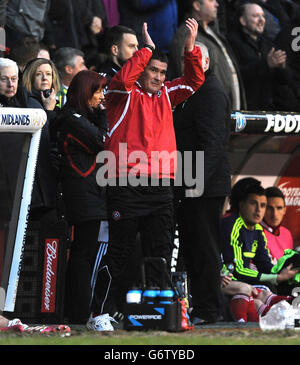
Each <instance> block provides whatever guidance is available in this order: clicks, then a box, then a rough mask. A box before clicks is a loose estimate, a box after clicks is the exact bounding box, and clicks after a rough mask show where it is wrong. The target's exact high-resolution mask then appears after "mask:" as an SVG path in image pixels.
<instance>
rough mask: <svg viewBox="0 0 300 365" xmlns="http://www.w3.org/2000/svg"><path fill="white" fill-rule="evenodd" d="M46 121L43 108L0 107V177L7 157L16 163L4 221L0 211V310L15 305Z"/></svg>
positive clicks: (12, 308)
mask: <svg viewBox="0 0 300 365" xmlns="http://www.w3.org/2000/svg"><path fill="white" fill-rule="evenodd" d="M46 121H47V114H46V113H45V111H44V110H43V109H31V108H0V168H2V170H1V172H2V173H3V174H2V176H4V177H5V178H6V177H7V176H6V174H7V171H6V170H5V167H6V168H7V166H8V163H7V161H8V160H9V159H10V158H12V160H13V158H15V160H14V161H17V162H18V168H17V174H16V181H15V182H14V186H15V187H14V188H13V189H12V188H10V187H7V190H6V192H7V191H9V192H11V191H13V192H14V194H13V199H12V204H11V209H10V211H11V212H10V214H9V215H8V216H9V217H8V219H7V220H8V221H5V219H3V214H2V215H1V219H2V222H0V223H1V226H3V227H4V230H5V232H4V234H2V242H0V243H1V244H2V245H3V244H4V246H5V249H4V250H3V253H4V254H3V256H4V257H3V259H2V267H1V262H0V275H1V286H0V296H1V298H0V311H3V310H5V311H8V312H13V311H14V307H15V302H16V296H17V289H18V282H19V276H20V270H21V263H22V254H23V251H24V244H25V238H26V229H27V223H28V212H29V208H30V203H31V194H32V189H33V182H34V175H35V169H36V163H37V157H38V151H39V144H40V138H41V130H42V127H43V126H44V125H45V123H46ZM16 134H18V135H19V136H23V137H24V138H23V139H16V138H14V137H15V135H16ZM16 141H22V146H20V145H17V144H16V145H15V146H14V145H13V144H14V142H16ZM14 150H16V151H17V150H18V151H20V153H19V155H17V156H12V155H13V152H14ZM3 171H4V172H3ZM4 180H5V181H6V180H7V179H4ZM5 181H4V183H5ZM2 183H3V182H2ZM2 185H3V184H2ZM2 185H1V186H2ZM4 189H5V188H4ZM4 191H5V190H4ZM3 194H5V192H4V193H3ZM4 198H5V196H4ZM3 213H5V212H3ZM3 227H0V229H1V228H3ZM3 237H5V238H3ZM3 296H4V298H3Z"/></svg>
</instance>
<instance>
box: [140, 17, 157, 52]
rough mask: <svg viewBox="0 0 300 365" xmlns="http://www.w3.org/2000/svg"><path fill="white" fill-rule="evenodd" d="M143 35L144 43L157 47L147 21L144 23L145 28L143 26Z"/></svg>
mask: <svg viewBox="0 0 300 365" xmlns="http://www.w3.org/2000/svg"><path fill="white" fill-rule="evenodd" d="M142 36H143V42H144V44H149V46H152V47H153V48H155V44H154V42H153V41H152V39H151V37H150V34H149V33H148V25H147V23H144V24H143V28H142Z"/></svg>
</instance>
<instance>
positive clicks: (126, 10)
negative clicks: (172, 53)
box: [118, 0, 178, 53]
mask: <svg viewBox="0 0 300 365" xmlns="http://www.w3.org/2000/svg"><path fill="white" fill-rule="evenodd" d="M118 8H119V13H120V25H125V26H127V27H129V28H132V29H134V30H135V31H136V33H137V38H138V42H139V44H142V41H143V38H142V33H141V29H142V25H143V23H144V22H147V24H148V30H149V34H150V36H151V37H152V39H153V42H154V43H155V45H156V47H157V48H158V49H160V50H162V51H163V52H164V53H168V52H169V47H170V44H171V41H172V38H173V36H174V34H175V32H176V29H177V27H178V5H177V1H176V0H153V1H147V0H127V1H123V0H118Z"/></svg>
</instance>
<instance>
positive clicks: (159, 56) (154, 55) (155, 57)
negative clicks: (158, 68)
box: [150, 48, 169, 63]
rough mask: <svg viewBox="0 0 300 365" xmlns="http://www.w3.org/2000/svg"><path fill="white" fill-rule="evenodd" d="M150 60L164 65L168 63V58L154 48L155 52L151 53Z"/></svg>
mask: <svg viewBox="0 0 300 365" xmlns="http://www.w3.org/2000/svg"><path fill="white" fill-rule="evenodd" d="M151 60H158V61H160V62H165V63H168V62H169V60H168V56H167V55H166V54H165V53H164V52H163V51H161V50H160V49H158V48H155V50H154V51H153V53H152V57H151V59H150V61H151Z"/></svg>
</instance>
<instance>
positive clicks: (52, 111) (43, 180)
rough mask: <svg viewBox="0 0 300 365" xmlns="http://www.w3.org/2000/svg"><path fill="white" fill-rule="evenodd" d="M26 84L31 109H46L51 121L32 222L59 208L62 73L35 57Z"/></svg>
mask: <svg viewBox="0 0 300 365" xmlns="http://www.w3.org/2000/svg"><path fill="white" fill-rule="evenodd" d="M22 84H23V87H24V88H25V90H26V91H27V92H28V94H29V97H28V107H31V108H41V109H44V110H45V112H46V114H47V122H46V124H45V125H44V127H43V129H42V135H41V141H40V148H39V155H38V161H37V170H36V178H35V182H34V188H33V194H32V201H31V211H30V217H31V219H32V220H40V219H41V216H45V217H46V215H49V214H51V215H53V214H56V206H57V153H56V146H55V142H54V141H53V140H52V136H51V128H52V123H53V119H54V118H55V117H56V114H57V110H58V109H57V108H56V98H55V97H56V93H57V92H58V90H59V89H60V82H59V75H58V71H57V69H56V67H55V65H54V63H53V62H52V61H51V60H49V59H46V58H35V59H33V60H31V61H29V62H28V63H27V65H26V67H25V69H24V71H23V74H22ZM53 217H55V216H53ZM52 219H55V218H52ZM52 219H51V220H52Z"/></svg>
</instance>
